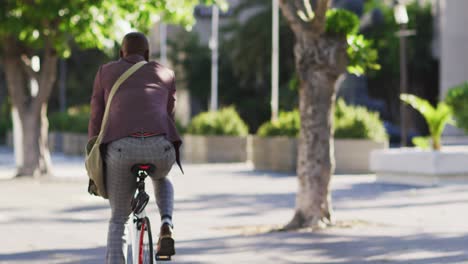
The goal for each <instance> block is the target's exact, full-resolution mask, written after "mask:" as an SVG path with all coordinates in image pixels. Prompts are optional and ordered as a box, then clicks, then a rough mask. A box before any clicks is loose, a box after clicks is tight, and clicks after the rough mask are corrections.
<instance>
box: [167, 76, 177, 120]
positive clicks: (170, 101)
mask: <svg viewBox="0 0 468 264" xmlns="http://www.w3.org/2000/svg"><path fill="white" fill-rule="evenodd" d="M172 76H173V77H172V82H171V86H170V88H169V96H168V98H167V113H168V115H169V117H170V118H171V119H172V121H175V101H176V86H175V75H174V73H172Z"/></svg>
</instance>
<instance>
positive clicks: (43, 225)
mask: <svg viewBox="0 0 468 264" xmlns="http://www.w3.org/2000/svg"><path fill="white" fill-rule="evenodd" d="M11 156H12V153H11V151H9V150H7V149H4V148H0V178H2V180H0V190H1V191H0V201H2V203H1V205H0V235H1V236H2V242H0V263H15V264H16V263H28V264H30V263H41V264H42V263H47V264H48V263H68V264H71V263H75V264H78V263H80V264H94V263H96V264H100V263H103V256H104V254H105V238H106V232H107V230H106V228H107V226H106V225H107V221H108V216H109V209H108V205H107V203H106V201H105V200H103V199H100V198H95V197H91V196H89V195H88V194H87V193H86V177H85V174H84V169H83V168H82V161H83V160H82V158H79V157H78V158H67V157H64V156H60V155H54V157H53V160H54V162H56V175H55V176H56V177H55V178H53V179H40V180H32V179H16V180H8V179H6V178H7V176H8V175H11V174H9V172H12V171H13V167H12V161H13V159H12V157H11ZM185 170H186V174H185V175H182V174H180V173H179V172H178V171H177V170H175V169H174V170H173V175H172V177H173V179H174V182H175V186H176V213H175V216H174V218H175V225H176V229H175V231H176V239H177V242H176V247H177V253H178V254H177V256H176V257H175V260H174V261H173V262H170V263H322V264H324V263H334V264H344V263H355V264H367V263H385V264H387V263H398V264H403V263H404V264H406V263H412V264H435V263H444V264H448V263H468V221H467V220H466V219H467V218H468V210H467V209H468V185H451V186H441V187H434V188H414V187H411V186H401V185H384V184H378V183H375V182H374V177H373V176H372V175H337V176H334V178H333V182H332V188H333V200H334V208H335V216H336V218H337V220H338V226H337V227H334V228H330V229H327V230H322V231H319V232H315V233H310V232H283V233H265V232H262V231H263V230H266V229H268V228H270V227H272V226H275V225H280V224H284V223H286V222H287V221H288V220H289V219H290V217H291V216H292V214H293V208H294V197H295V191H296V185H297V182H296V179H295V177H293V176H291V175H283V174H272V173H261V172H253V171H252V170H251V167H250V166H249V165H248V164H230V165H228V164H216V165H186V166H185ZM148 186H150V185H148ZM151 199H152V201H154V198H153V197H152V198H151ZM155 207H156V206H155V205H154V204H150V210H149V213H150V214H151V216H153V219H154V220H153V222H154V223H153V225H155V226H156V225H157V221H156V219H157V217H156V211H155Z"/></svg>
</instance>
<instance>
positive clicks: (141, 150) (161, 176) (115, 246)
mask: <svg viewBox="0 0 468 264" xmlns="http://www.w3.org/2000/svg"><path fill="white" fill-rule="evenodd" d="M175 159H176V156H175V149H174V147H173V145H172V143H171V142H169V141H168V140H166V139H165V138H164V136H151V137H125V138H122V139H119V140H116V141H113V142H111V143H109V144H108V145H107V151H106V154H105V162H106V186H107V192H108V194H109V202H110V207H111V211H112V215H111V219H110V221H109V230H108V235H107V253H106V263H107V264H120V263H122V264H124V263H126V259H125V258H126V255H127V254H126V253H127V241H126V239H127V236H126V234H127V228H126V225H127V221H128V219H129V216H130V214H131V205H130V204H131V200H132V197H133V195H134V193H135V191H136V181H137V179H136V178H135V176H134V175H132V173H131V172H130V168H131V167H132V165H134V164H136V163H152V164H154V165H156V171H155V172H154V173H153V175H151V180H152V182H153V186H154V190H155V197H156V203H157V205H158V208H159V213H160V215H161V216H162V215H170V216H172V210H173V201H174V189H173V186H172V183H171V181H170V179H168V177H166V176H167V174H168V173H169V171H170V170H171V167H172V165H173V164H174V162H175Z"/></svg>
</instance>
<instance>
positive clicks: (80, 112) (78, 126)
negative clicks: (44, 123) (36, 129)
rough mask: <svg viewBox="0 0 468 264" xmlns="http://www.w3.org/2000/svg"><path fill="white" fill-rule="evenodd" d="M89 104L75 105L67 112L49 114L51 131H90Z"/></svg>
mask: <svg viewBox="0 0 468 264" xmlns="http://www.w3.org/2000/svg"><path fill="white" fill-rule="evenodd" d="M89 115H90V107H89V105H81V106H74V107H70V108H68V109H67V112H55V113H50V114H49V131H59V132H74V133H88V123H89Z"/></svg>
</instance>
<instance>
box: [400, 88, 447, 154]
mask: <svg viewBox="0 0 468 264" xmlns="http://www.w3.org/2000/svg"><path fill="white" fill-rule="evenodd" d="M400 99H401V100H402V101H403V102H405V103H407V104H408V105H410V106H411V107H413V108H414V109H416V110H417V111H418V112H419V113H420V114H421V115H422V116H423V117H424V119H425V120H426V123H427V125H428V127H429V133H430V135H431V138H432V147H433V149H435V150H439V149H440V147H441V146H440V137H441V136H442V132H443V131H444V128H445V125H446V124H447V123H450V122H451V120H452V110H451V109H450V107H449V106H448V105H447V104H446V103H445V102H439V103H438V104H437V107H436V108H434V107H433V106H432V105H431V103H429V101H427V100H425V99H422V98H420V97H417V96H415V95H412V94H401V95H400Z"/></svg>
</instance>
